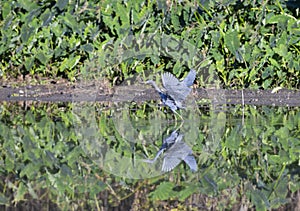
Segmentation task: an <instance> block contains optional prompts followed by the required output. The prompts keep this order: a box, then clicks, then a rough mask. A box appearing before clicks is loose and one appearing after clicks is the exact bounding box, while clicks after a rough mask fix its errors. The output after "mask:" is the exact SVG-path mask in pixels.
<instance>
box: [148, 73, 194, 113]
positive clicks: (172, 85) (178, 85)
mask: <svg viewBox="0 0 300 211" xmlns="http://www.w3.org/2000/svg"><path fill="white" fill-rule="evenodd" d="M161 78H162V83H163V87H164V89H165V91H162V90H160V89H159V88H158V86H157V85H156V83H155V82H154V81H152V80H149V81H146V83H147V84H151V85H152V86H153V87H154V88H155V90H156V91H157V92H158V93H159V95H160V98H161V100H162V102H163V104H165V105H166V106H168V107H169V108H170V109H171V110H172V111H173V112H174V113H176V114H178V113H177V112H176V110H177V109H182V108H184V107H183V106H182V102H183V101H184V100H185V99H186V97H187V96H188V95H189V94H190V92H191V90H192V89H191V88H190V86H192V85H193V84H194V80H195V78H196V71H195V70H193V69H192V70H190V72H189V73H188V75H187V76H186V77H185V78H184V79H183V80H182V81H179V80H178V79H177V78H176V77H175V76H174V75H172V74H171V73H163V74H162V76H161ZM178 115H179V114H178ZM179 116H180V115H179Z"/></svg>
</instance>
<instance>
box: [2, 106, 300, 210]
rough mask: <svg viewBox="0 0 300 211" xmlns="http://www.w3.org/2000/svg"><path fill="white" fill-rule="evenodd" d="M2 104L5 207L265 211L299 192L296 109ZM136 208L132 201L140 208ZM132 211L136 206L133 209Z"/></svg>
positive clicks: (299, 131)
mask: <svg viewBox="0 0 300 211" xmlns="http://www.w3.org/2000/svg"><path fill="white" fill-rule="evenodd" d="M181 114H182V116H183V119H184V120H183V121H182V120H181V119H179V118H176V116H174V114H172V113H171V112H170V111H169V110H168V109H167V108H165V107H160V106H158V105H157V102H153V103H147V104H145V103H140V104H136V103H102V104H100V103H82V102H81V103H75V102H73V103H28V102H27V103H1V104H0V115H1V116H0V143H1V151H2V153H1V154H2V155H1V177H2V178H3V180H2V182H1V195H0V203H1V204H2V205H11V204H18V203H21V202H22V201H24V200H27V201H31V200H41V201H43V200H46V199H47V200H48V202H49V201H51V203H52V204H51V205H49V206H50V207H51V206H52V207H56V208H59V209H64V208H65V209H71V208H76V207H80V206H83V207H86V208H91V209H100V210H101V209H102V208H104V207H106V208H107V207H111V208H112V207H120V206H123V208H124V207H127V208H129V207H131V208H132V207H133V206H134V205H136V206H137V207H138V209H148V208H154V209H168V208H176V207H180V206H182V207H185V208H187V207H188V208H190V209H195V210H196V209H224V208H232V207H233V206H238V207H240V208H241V207H244V208H253V207H255V208H256V209H271V208H278V207H280V206H284V205H285V204H288V203H291V201H292V200H293V197H295V194H296V191H298V190H299V189H300V179H299V173H300V167H299V165H300V163H299V157H300V140H299V139H300V111H299V107H294V108H288V107H268V106H259V107H258V106H240V105H236V106H230V107H228V106H223V105H222V106H200V107H199V106H196V107H195V106H194V107H190V108H187V109H186V110H185V111H182V112H181ZM138 202H139V203H138ZM136 203H137V204H136Z"/></svg>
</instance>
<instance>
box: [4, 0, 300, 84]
mask: <svg viewBox="0 0 300 211" xmlns="http://www.w3.org/2000/svg"><path fill="white" fill-rule="evenodd" d="M204 2H205V1H204ZM293 3H294V4H296V3H295V2H293V1H289V2H285V1H283V0H274V1H255V2H252V1H237V0H228V1H207V2H206V3H205V4H204V5H201V4H197V3H196V4H195V3H194V2H189V1H182V2H181V1H143V0H139V1H123V2H122V1H68V0H58V1H43V0H41V1H29V0H26V1H21V0H18V1H13V0H9V1H2V2H1V3H0V8H1V17H0V23H1V29H0V34H1V41H0V55H1V68H0V69H1V70H0V76H1V77H2V78H8V77H10V76H14V77H17V76H20V75H23V76H25V75H28V74H30V75H41V76H46V77H50V78H56V77H64V78H67V79H69V80H71V81H73V80H75V78H80V77H81V76H82V74H84V73H86V72H93V73H94V72H97V73H99V74H100V76H103V77H106V78H107V79H109V80H110V81H111V82H112V83H118V82H122V81H123V80H124V79H128V78H131V77H133V75H134V74H136V73H139V74H140V73H143V74H145V75H148V74H149V71H151V73H158V72H161V71H171V72H173V73H174V74H175V75H176V76H180V75H181V74H182V73H183V71H185V70H186V69H188V68H197V69H198V73H199V74H201V73H202V72H204V71H208V72H209V73H212V72H214V74H217V75H218V76H219V78H220V80H221V82H222V84H223V85H224V86H225V87H243V88H246V87H250V88H264V89H267V88H274V87H277V86H283V87H287V88H299V84H300V82H299V78H300V75H299V72H300V63H299V61H300V53H299V49H300V46H299V45H300V44H299V43H300V26H299V19H298V18H299V16H298V14H297V11H298V10H296V9H295V8H294V7H295V6H297V5H293ZM136 41H138V42H136ZM147 71H148V73H147ZM145 75H144V76H145ZM206 82H207V81H206V80H205V78H202V77H199V78H198V83H199V84H200V85H202V86H203V85H205V83H206Z"/></svg>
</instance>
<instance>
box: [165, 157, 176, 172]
mask: <svg viewBox="0 0 300 211" xmlns="http://www.w3.org/2000/svg"><path fill="white" fill-rule="evenodd" d="M180 162H181V159H179V158H178V157H172V156H166V157H164V161H163V164H162V168H161V169H162V171H163V172H168V171H171V170H173V169H174V168H175V167H176V166H178V164H179V163H180Z"/></svg>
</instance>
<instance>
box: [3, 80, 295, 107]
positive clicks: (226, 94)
mask: <svg viewBox="0 0 300 211" xmlns="http://www.w3.org/2000/svg"><path fill="white" fill-rule="evenodd" d="M192 95H193V97H194V98H195V99H196V100H203V99H208V100H209V101H210V102H214V103H216V104H243V103H244V104H245V105H247V104H250V105H270V106H300V91H299V90H287V89H279V90H277V91H274V90H273V91H272V90H249V89H244V90H224V89H201V88H198V89H193V92H192ZM158 99H159V97H158V94H157V93H156V92H155V91H154V90H153V89H152V88H151V87H149V86H145V85H138V86H136V85H132V86H117V87H114V88H109V87H107V86H104V85H103V84H101V83H88V84H66V83H63V84H49V85H35V86H30V85H28V86H20V87H12V86H9V85H1V86H0V101H41V102H42V101H45V102H72V101H97V102H126V101H134V102H144V101H149V100H158Z"/></svg>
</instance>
